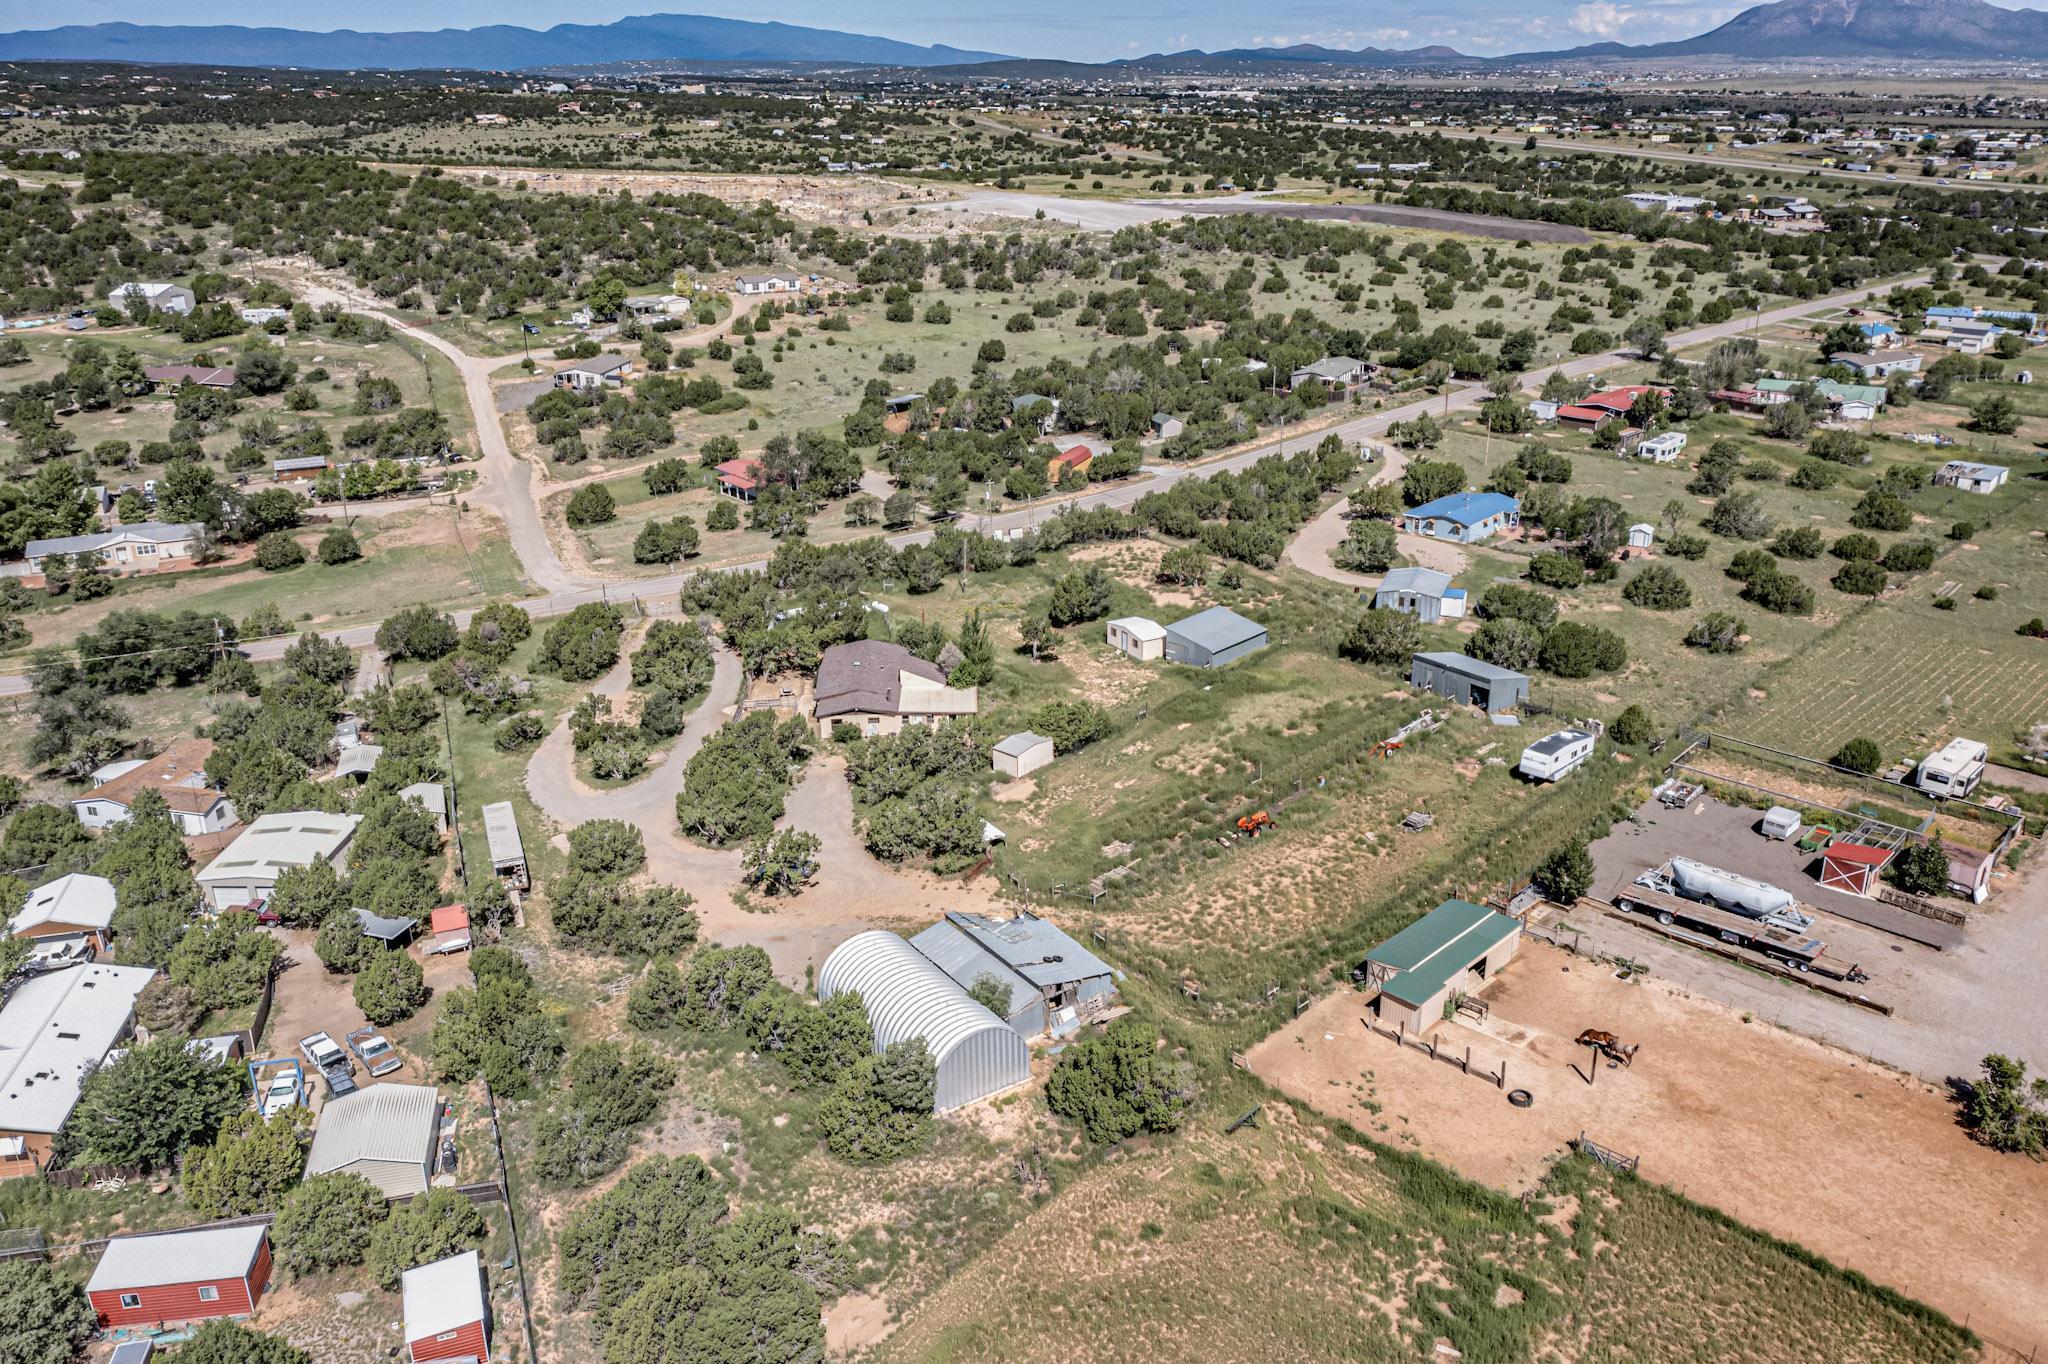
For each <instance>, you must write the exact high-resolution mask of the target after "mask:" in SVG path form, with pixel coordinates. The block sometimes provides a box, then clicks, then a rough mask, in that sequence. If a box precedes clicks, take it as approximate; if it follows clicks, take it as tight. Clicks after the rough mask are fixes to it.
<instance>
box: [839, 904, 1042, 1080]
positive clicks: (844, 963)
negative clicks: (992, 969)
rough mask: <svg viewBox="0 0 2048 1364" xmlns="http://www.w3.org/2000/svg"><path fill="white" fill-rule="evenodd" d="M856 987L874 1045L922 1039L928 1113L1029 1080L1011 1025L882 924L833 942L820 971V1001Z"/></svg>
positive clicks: (1019, 1039)
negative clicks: (928, 1060) (932, 1092)
mask: <svg viewBox="0 0 2048 1364" xmlns="http://www.w3.org/2000/svg"><path fill="white" fill-rule="evenodd" d="M848 990H857V991H859V992H860V997H861V1000H862V1002H863V1003H865V1004H866V1005H867V1010H868V1025H869V1027H870V1029H871V1030H872V1031H873V1033H874V1039H875V1050H876V1052H878V1053H879V1052H881V1051H882V1050H883V1049H884V1048H886V1047H888V1046H889V1045H890V1044H891V1043H895V1042H903V1041H907V1040H909V1039H910V1038H913V1037H922V1038H923V1039H924V1040H925V1045H926V1046H928V1047H930V1048H931V1051H932V1059H933V1060H934V1061H936V1062H937V1063H938V1071H939V1077H938V1080H939V1082H938V1093H937V1096H936V1098H935V1100H934V1102H933V1104H932V1108H933V1111H935V1112H939V1113H944V1112H946V1111H948V1110H950V1109H955V1108H960V1107H962V1106H964V1105H966V1104H970V1103H973V1102H974V1101H975V1100H976V1099H981V1098H986V1097H987V1096H988V1095H990V1094H994V1093H997V1092H998V1091H1000V1090H1005V1089H1009V1088H1011V1087H1012V1086H1014V1085H1021V1084H1023V1083H1024V1082H1025V1081H1026V1080H1028V1079H1030V1078H1031V1055H1030V1052H1029V1051H1028V1050H1027V1049H1026V1047H1025V1045H1024V1039H1023V1038H1022V1037H1019V1036H1018V1035H1017V1034H1016V1032H1015V1031H1013V1030H1012V1029H1011V1027H1010V1025H1009V1024H1008V1023H1006V1022H1004V1021H1003V1020H1002V1019H1000V1018H997V1017H996V1016H995V1015H994V1014H992V1013H990V1012H989V1011H988V1010H987V1009H985V1008H983V1007H982V1006H981V1005H979V1004H977V1003H975V1002H974V1001H973V1000H972V999H969V998H968V997H967V991H966V990H965V989H964V988H962V987H961V986H960V985H959V984H958V983H957V982H955V981H954V980H953V979H952V978H951V977H949V976H948V975H947V974H946V973H945V972H944V971H941V970H940V969H939V968H938V967H937V966H935V965H933V964H932V962H931V961H930V960H929V959H928V958H926V957H925V955H924V954H923V953H921V952H919V951H918V950H917V949H916V948H914V947H912V946H911V945H910V944H909V943H907V942H905V941H904V940H903V939H902V938H900V937H898V936H897V935H896V934H894V933H891V932H889V931H887V930H886V929H871V930H870V931H868V932H866V933H859V934H856V935H854V936H853V937H851V938H848V939H847V940H846V941H845V942H843V943H841V944H839V946H838V947H837V948H835V949H834V950H833V952H832V955H831V956H829V957H827V958H825V965H824V966H823V967H822V968H821V969H820V970H819V972H818V998H819V999H821V1000H826V999H830V998H832V996H834V995H837V994H843V993H845V992H846V991H848Z"/></svg>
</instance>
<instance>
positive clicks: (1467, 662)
mask: <svg viewBox="0 0 2048 1364" xmlns="http://www.w3.org/2000/svg"><path fill="white" fill-rule="evenodd" d="M1415 657H1416V659H1417V660H1418V661H1420V662H1423V663H1429V664H1433V665H1435V666H1436V667H1439V668H1442V669H1444V670H1446V671H1447V672H1454V673H1461V674H1463V675H1464V676H1466V677H1475V678H1478V679H1479V680H1480V681H1481V682H1527V681H1528V680H1529V677H1528V674H1526V673H1518V672H1516V671H1515V670H1514V669H1512V668H1502V667H1497V666H1496V665H1494V664H1492V663H1488V662H1487V661H1486V660H1485V659H1483V658H1468V657H1466V656H1465V655H1464V654H1452V653H1443V652H1440V651H1431V652H1429V653H1421V654H1417V655H1415Z"/></svg>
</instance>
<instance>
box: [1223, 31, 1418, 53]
mask: <svg viewBox="0 0 2048 1364" xmlns="http://www.w3.org/2000/svg"><path fill="white" fill-rule="evenodd" d="M1414 36H1415V34H1414V31H1413V30H1411V29H1405V28H1363V29H1361V28H1331V29H1324V30H1322V31H1321V32H1319V33H1294V34H1287V33H1274V34H1262V35H1260V36H1259V37H1257V38H1254V39H1252V46H1253V47H1294V46H1295V45H1297V44H1300V43H1313V44H1314V45H1315V46H1317V47H1339V48H1358V47H1385V46H1387V45H1388V44H1390V43H1402V42H1406V41H1408V40H1409V39H1410V38H1413V37H1414Z"/></svg>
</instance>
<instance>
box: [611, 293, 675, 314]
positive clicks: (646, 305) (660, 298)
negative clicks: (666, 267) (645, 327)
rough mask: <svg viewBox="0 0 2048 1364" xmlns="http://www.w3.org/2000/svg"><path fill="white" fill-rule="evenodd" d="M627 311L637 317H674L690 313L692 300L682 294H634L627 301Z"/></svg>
mask: <svg viewBox="0 0 2048 1364" xmlns="http://www.w3.org/2000/svg"><path fill="white" fill-rule="evenodd" d="M626 311H627V312H629V313H631V314H633V316H635V317H674V316H676V315H677V314H679V313H686V312H688V311H690V300H689V299H687V298H684V297H683V296H682V295H681V294H633V295H631V296H629V297H628V298H627V299H626Z"/></svg>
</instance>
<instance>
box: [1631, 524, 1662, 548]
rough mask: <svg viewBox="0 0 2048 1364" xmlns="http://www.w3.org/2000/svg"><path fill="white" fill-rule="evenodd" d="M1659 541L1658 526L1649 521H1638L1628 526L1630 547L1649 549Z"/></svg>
mask: <svg viewBox="0 0 2048 1364" xmlns="http://www.w3.org/2000/svg"><path fill="white" fill-rule="evenodd" d="M1656 543H1657V528H1656V527H1655V526H1653V525H1651V524H1650V523H1649V522H1648V521H1638V522H1636V523H1635V524H1634V525H1633V526H1630V527H1629V528H1628V547H1629V548H1630V549H1648V548H1649V547H1650V546H1651V545H1654V544H1656Z"/></svg>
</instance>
